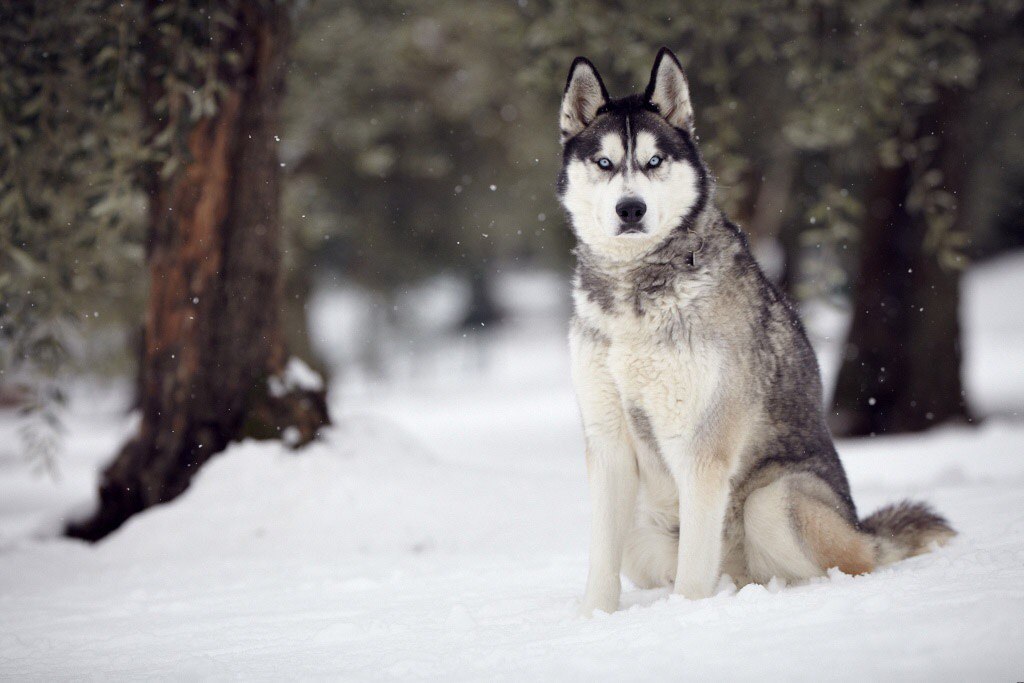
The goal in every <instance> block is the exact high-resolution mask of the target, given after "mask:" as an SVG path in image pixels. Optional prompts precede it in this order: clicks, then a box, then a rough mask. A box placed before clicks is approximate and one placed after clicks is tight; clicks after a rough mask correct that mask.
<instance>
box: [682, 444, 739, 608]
mask: <svg viewBox="0 0 1024 683" xmlns="http://www.w3.org/2000/svg"><path fill="white" fill-rule="evenodd" d="M675 476H676V482H677V484H678V486H679V563H678V564H677V565H676V581H675V588H674V590H675V592H676V593H679V594H680V595H683V596H685V597H687V598H690V599H691V600H696V599H699V598H706V597H709V596H711V594H712V592H713V591H714V590H715V586H716V585H717V583H718V577H719V572H720V570H721V565H722V532H723V527H724V525H725V513H726V508H727V506H728V503H729V478H728V472H727V468H726V467H725V466H724V463H721V462H718V461H715V460H713V459H708V460H704V459H701V458H700V457H690V458H687V459H686V461H684V462H682V463H680V466H679V467H677V468H676V472H675Z"/></svg>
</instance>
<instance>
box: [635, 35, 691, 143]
mask: <svg viewBox="0 0 1024 683" xmlns="http://www.w3.org/2000/svg"><path fill="white" fill-rule="evenodd" d="M644 98H645V99H646V100H647V101H648V102H649V103H650V104H653V105H654V106H655V107H657V108H658V113H660V114H661V115H662V116H663V117H664V118H665V120H666V121H668V122H669V123H671V124H672V125H673V126H675V127H676V128H682V129H684V130H686V131H688V132H690V133H693V105H692V104H690V86H689V85H687V83H686V75H685V74H683V67H682V65H681V64H680V63H679V60H678V59H676V56H675V55H674V54H672V50H669V49H668V48H667V47H663V48H661V50H659V51H658V56H657V57H656V58H655V59H654V68H653V69H651V82H650V83H648V84H647V90H646V91H645V92H644Z"/></svg>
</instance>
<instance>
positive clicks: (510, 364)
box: [0, 255, 1024, 681]
mask: <svg viewBox="0 0 1024 683" xmlns="http://www.w3.org/2000/svg"><path fill="white" fill-rule="evenodd" d="M1022 273H1024V258H1022V257H1021V256H1019V255H1018V256H1015V257H1012V258H1007V259H1003V260H1001V261H999V262H995V263H991V264H987V265H984V266H981V267H978V268H977V269H975V270H974V271H973V272H971V273H970V274H969V276H968V278H967V282H966V283H965V289H964V292H965V326H966V332H967V337H966V342H965V345H966V366H967V380H968V386H969V388H970V391H971V397H972V400H973V401H974V403H975V405H976V406H977V407H979V409H981V410H983V411H985V414H988V415H993V417H991V418H990V419H988V420H986V421H985V422H984V424H983V425H982V426H981V427H979V428H977V429H969V428H966V427H956V428H954V427H944V428H939V429H935V430H933V431H931V432H928V433H926V434H923V435H916V436H902V437H892V438H875V439H868V440H860V441H856V442H843V443H841V444H840V451H841V455H842V457H843V461H844V463H845V464H846V467H847V470H848V473H849V475H850V479H851V483H852V486H853V489H854V496H855V499H856V500H857V502H858V505H859V507H860V510H861V513H862V514H866V513H868V512H870V511H871V510H872V509H874V508H876V507H878V506H880V505H882V504H884V503H886V502H890V501H893V500H896V499H898V498H901V497H905V496H910V497H914V498H923V499H927V500H928V501H930V502H932V503H933V504H934V505H935V506H936V507H937V508H938V509H939V510H940V511H942V512H943V513H944V514H946V515H947V516H948V517H949V518H950V520H951V521H952V522H953V524H954V525H955V526H956V527H957V528H958V529H959V530H960V536H959V537H958V538H957V539H955V540H954V542H953V543H952V544H951V545H950V546H948V547H946V548H942V549H940V550H937V551H936V552H934V553H931V554H928V555H925V556H922V557H917V558H912V559H910V560H907V561H905V562H902V563H899V564H897V565H893V566H891V567H888V568H885V569H882V570H880V571H877V572H875V573H873V574H870V575H867V576H858V577H851V576H845V575H842V574H840V573H838V572H833V573H832V574H831V575H830V576H829V577H827V578H823V579H820V580H817V581H813V582H811V583H808V584H804V585H791V586H784V585H782V584H781V583H779V582H773V584H771V585H769V586H767V587H761V586H747V587H745V588H743V589H742V590H740V591H738V592H737V591H736V589H735V587H733V586H732V585H731V584H730V583H729V582H728V581H727V580H723V583H722V585H721V586H720V590H719V592H718V594H717V595H715V596H714V597H712V598H710V599H708V600H703V601H697V602H690V601H687V600H684V599H681V598H677V597H675V596H669V595H668V592H667V591H665V590H654V591H642V590H635V589H633V588H631V587H629V586H628V585H627V587H626V590H625V591H624V593H623V599H622V605H621V610H620V611H619V612H616V613H615V614H611V615H603V614H599V615H598V616H597V617H596V618H594V619H592V620H589V621H587V620H580V619H578V618H576V617H575V616H574V611H575V608H576V605H577V601H578V599H579V596H580V594H581V592H582V589H583V582H584V580H585V575H586V552H587V525H588V520H587V498H586V495H587V494H586V483H585V468H584V465H583V458H582V440H581V435H580V431H579V427H578V415H577V412H576V407H575V404H574V402H573V399H572V394H571V389H570V386H569V380H568V365H567V359H566V356H565V334H564V331H565V327H564V321H563V320H562V318H561V317H560V316H561V315H562V314H564V308H563V307H561V305H560V303H559V302H561V301H563V297H562V296H561V293H559V292H558V291H557V289H552V280H551V278H550V277H549V276H545V277H537V276H532V275H531V276H523V277H519V278H517V277H516V276H514V275H512V276H509V280H508V281H507V282H505V283H504V285H503V291H504V292H505V295H504V296H506V297H507V299H508V302H509V303H510V304H511V303H514V300H515V299H516V296H517V295H515V294H514V293H516V292H519V293H520V294H523V295H524V296H525V293H530V292H533V293H535V294H536V296H534V297H529V296H527V297H526V298H527V299H529V300H530V301H531V302H533V303H532V305H531V307H527V308H524V309H522V310H520V311H519V313H517V314H516V315H515V316H514V317H513V321H512V324H511V325H510V326H508V327H506V328H503V329H502V330H499V331H495V332H489V333H487V334H486V335H477V336H476V337H470V338H466V339H463V338H462V337H461V336H457V337H455V338H445V339H441V340H439V341H436V343H435V344H434V345H433V347H431V346H429V345H420V346H418V347H417V348H415V349H413V350H411V351H409V356H408V357H407V358H405V359H404V360H402V361H400V362H395V363H393V364H391V365H389V366H388V372H389V379H388V380H387V381H378V380H373V379H371V378H370V375H369V373H366V372H357V373H347V374H346V375H344V376H343V379H342V381H341V382H340V383H338V384H336V386H334V387H332V389H333V399H332V401H333V405H332V407H333V411H334V415H335V422H336V424H335V426H334V427H333V428H331V430H330V431H329V432H328V433H327V435H326V436H325V438H324V439H323V440H321V441H320V442H318V443H316V444H314V445H312V446H310V447H308V448H306V449H303V450H301V451H299V452H292V451H288V450H286V449H284V448H283V447H282V446H281V445H280V444H276V443H272V442H262V443H257V442H246V443H242V444H238V445H235V446H233V447H232V448H230V449H229V451H228V452H226V453H225V454H223V455H221V456H218V457H216V458H215V459H213V460H212V461H211V462H210V463H208V465H207V466H206V467H204V468H203V470H201V471H200V472H199V474H198V476H197V478H196V480H195V482H194V484H193V486H192V487H191V488H190V489H189V490H188V491H187V492H186V493H185V494H184V495H183V496H182V497H181V498H179V499H178V500H177V501H175V502H173V503H172V504H169V505H164V506H161V507H158V508H154V509H152V510H149V511H147V512H145V513H143V514H141V515H138V516H136V517H135V518H133V519H132V520H130V521H129V522H128V523H127V524H126V525H125V526H124V527H123V528H122V529H121V530H119V531H118V532H117V533H115V534H114V535H112V536H111V537H110V538H108V539H107V540H105V541H104V542H102V543H100V544H98V545H95V546H90V545H86V544H82V543H78V542H74V541H69V540H63V539H59V538H56V537H55V532H56V530H57V529H59V522H60V519H61V517H62V516H64V515H66V514H67V513H68V511H69V510H71V509H75V508H76V507H77V508H79V509H81V506H83V505H84V506H87V505H88V504H89V501H90V499H91V496H92V492H93V490H94V487H95V481H96V472H97V469H98V468H99V467H100V466H101V465H102V463H103V462H104V461H105V460H106V459H109V457H110V456H111V455H112V454H113V453H114V452H115V451H116V448H117V445H118V443H119V442H120V441H121V440H122V439H123V438H124V437H125V436H126V435H127V434H128V433H129V432H130V430H131V428H132V427H133V425H134V418H133V417H125V416H124V415H123V413H122V407H123V395H124V387H120V386H114V387H104V386H99V385H95V384H93V385H80V386H77V387H75V392H74V395H73V396H72V410H71V414H70V415H69V417H68V420H67V427H68V441H69V443H68V448H67V451H66V453H65V454H64V455H63V460H62V467H61V472H62V476H61V479H60V480H59V481H57V482H53V481H50V480H48V479H45V478H39V477H37V476H33V475H31V474H30V473H29V472H28V471H26V470H25V468H23V467H18V466H15V465H13V464H11V463H10V461H9V458H8V459H7V460H4V462H6V463H7V464H6V465H4V469H2V470H0V677H2V678H18V679H32V680H37V679H43V680H53V679H70V678H83V677H95V678H99V677H104V678H114V679H126V678H133V679H134V678H140V677H146V678H174V679H180V678H202V679H210V678H213V679H223V678H245V679H280V678H288V679H306V678H318V679H320V678H328V679H346V680H353V679H354V680H367V679H369V680H377V679H386V680H393V679H403V680H405V679H431V680H434V679H442V680H480V679H486V680H523V679H533V680H548V679H559V680H564V679H569V680H650V679H655V680H657V679H661V680H679V679H681V678H693V679H698V680H701V679H711V680H721V679H727V680H753V679H757V680H762V681H763V680H787V681H788V680H815V681H818V680H850V681H853V680H857V681H860V680H865V679H874V678H884V679H886V680H963V679H968V680H1020V679H1021V676H1022V672H1024V646H1022V643H1024V620H1022V619H1021V616H1020V615H1021V614H1022V613H1024V422H1022V421H1021V406H1022V405H1024V372H1022V371H1021V370H1022V369H1024V359H1022V357H1021V355H1020V354H1021V349H1024V301H1022V300H1021V297H1020V296H1019V294H1018V293H1019V292H1020V291H1021V287H1022V285H1024V282H1022V279H1021V274H1022ZM559 281H560V280H557V279H556V280H555V282H556V283H557V282H559ZM544 283H547V284H544ZM445 286H448V285H445ZM555 286H557V285H555ZM509 292H512V293H513V294H509ZM344 296H345V297H347V298H345V300H344V301H343V302H341V303H339V304H338V305H337V306H332V304H331V303H330V296H329V295H328V294H324V295H323V296H322V299H321V301H320V303H319V304H318V307H317V308H316V310H318V311H320V325H321V326H322V327H323V328H324V329H322V330H321V332H322V333H321V334H319V335H318V336H320V337H321V338H330V339H331V340H332V341H338V342H339V343H342V342H343V341H344V340H339V339H338V337H337V332H336V331H332V330H333V327H334V326H335V325H336V323H335V322H334V318H333V317H332V313H331V312H332V311H346V312H349V313H351V312H352V311H353V306H355V305H356V304H354V303H353V302H354V301H355V300H356V299H357V298H358V297H355V298H354V297H353V295H351V294H350V293H349V294H345V295H344ZM537 302H546V303H542V304H538V303H537ZM823 317H824V318H828V316H827V315H826V316H823ZM833 317H835V316H833ZM833 322H834V324H835V325H839V324H841V323H842V321H841V320H839V319H838V318H836V320H835V321H833ZM338 326H340V324H338ZM825 326H826V327H828V324H825ZM332 334H333V335H334V336H332ZM839 336H841V335H839ZM816 338H817V339H819V341H820V342H821V345H822V348H821V350H822V352H823V353H822V357H823V358H824V359H834V358H836V357H837V356H836V355H835V353H834V348H833V347H830V346H829V345H830V344H833V345H834V344H835V343H836V335H834V334H833V335H830V334H828V333H827V331H826V332H823V333H821V334H820V335H816ZM346 348H351V346H346ZM823 365H824V366H825V367H824V368H823V372H824V374H825V375H826V376H830V375H829V373H830V372H833V370H832V369H831V367H830V365H829V363H828V362H823ZM481 368H483V370H481ZM833 375H834V372H833ZM12 424H13V422H11V421H9V420H8V419H7V418H3V419H2V420H0V450H2V449H7V450H8V451H11V449H13V447H14V444H16V441H15V440H14V432H13V428H12Z"/></svg>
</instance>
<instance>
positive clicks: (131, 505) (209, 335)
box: [67, 3, 328, 540]
mask: <svg viewBox="0 0 1024 683" xmlns="http://www.w3.org/2000/svg"><path fill="white" fill-rule="evenodd" d="M256 6H257V3H253V4H252V6H249V7H246V8H245V9H242V10H241V11H240V12H239V16H238V17H237V18H238V21H239V24H238V37H237V45H238V50H239V51H240V53H241V54H242V55H243V59H244V60H245V62H244V63H245V65H246V66H245V68H244V69H243V70H242V71H241V74H240V75H239V77H238V78H236V79H234V80H233V81H232V82H230V83H228V90H227V92H226V93H225V94H224V96H223V98H222V100H221V103H220V106H219V108H218V111H217V112H216V114H214V115H212V116H208V117H206V118H203V119H200V120H199V121H198V122H197V123H196V124H195V125H194V126H193V127H192V128H191V131H190V133H189V134H188V138H187V145H188V152H189V158H188V160H187V162H186V163H185V165H184V167H183V168H182V169H181V170H180V171H179V172H178V173H177V174H176V175H175V177H174V178H173V179H171V180H163V179H161V178H160V177H159V175H158V174H157V172H156V171H155V170H154V171H153V172H152V173H151V175H150V176H149V177H148V179H147V180H148V183H149V187H150V190H151V192H150V207H149V245H148V248H149V251H148V269H149V298H148V301H147V307H146V321H145V332H144V353H143V357H142V367H141V368H140V373H141V381H142V386H143V390H142V396H141V410H142V424H141V426H140V428H139V433H138V434H137V435H136V436H135V438H133V439H132V440H130V441H129V442H128V443H127V444H126V445H125V446H124V447H123V449H122V450H121V452H120V454H119V455H118V456H117V458H116V460H115V461H114V462H113V463H112V464H111V465H110V466H109V467H107V469H106V470H105V471H104V472H103V476H102V480H101V483H100V491H99V493H100V496H99V497H100V504H99V509H98V510H97V512H96V513H95V515H94V516H93V517H91V518H90V519H87V520H85V521H83V522H80V523H75V524H72V525H70V526H69V527H68V530H67V533H68V534H69V535H70V536H74V537H78V538H84V539H87V540H97V539H100V538H102V537H103V536H105V535H107V534H109V533H110V532H111V531H113V530H115V529H117V528H118V527H119V526H120V525H121V524H122V523H124V521H125V520H126V519H128V517H130V516H131V515H133V514H135V513H136V512H139V511H140V510H143V509H145V508H147V507H150V506H152V505H156V504H159V503H163V502H166V501H169V500H171V499H173V498H174V497H176V496H177V495H179V494H180V493H181V492H182V491H184V490H185V489H186V488H187V487H188V484H189V481H190V480H191V478H192V475H193V474H194V473H195V472H196V471H197V470H198V469H199V467H200V466H201V465H202V464H203V463H205V462H206V461H207V460H208V459H209V458H210V457H211V456H212V455H214V454H216V453H217V452H219V451H221V450H223V449H224V448H225V446H227V444H228V443H230V442H231V441H233V440H236V439H239V438H242V437H245V436H252V437H256V438H275V437H280V436H282V435H283V436H285V437H287V439H286V440H287V441H288V442H289V444H290V445H301V444H303V443H306V442H308V441H309V440H311V439H312V438H314V436H315V435H316V433H317V431H318V429H319V428H320V427H321V426H323V425H325V424H327V422H328V416H327V409H326V402H325V397H324V392H323V390H322V388H319V387H309V386H298V385H296V384H295V383H293V382H290V381H289V378H288V377H286V376H285V366H286V360H287V355H286V352H285V349H284V344H283V336H282V331H281V326H280V321H279V314H280V311H281V308H282V301H281V299H282V292H281V280H282V277H281V253H280V251H281V246H280V241H281V225H280V217H279V206H278V202H279V196H280V192H279V187H280V169H279V164H278V160H277V154H276V149H275V141H274V136H275V134H276V133H278V132H279V128H278V126H279V123H278V109H279V103H280V97H281V92H282V85H283V78H284V59H285V53H286V46H287V39H288V21H287V19H288V17H287V13H286V10H285V9H284V8H282V6H281V4H279V3H270V4H268V6H269V7H270V9H257V8H256ZM152 72H153V71H152V70H147V73H152ZM161 94H162V93H161V92H160V89H159V87H157V86H152V85H151V87H150V88H148V95H149V97H148V98H147V99H148V100H149V101H147V102H146V103H145V105H146V106H147V107H150V113H151V116H152V109H151V108H152V106H153V103H154V102H155V100H156V98H157V97H159V96H160V95H161Z"/></svg>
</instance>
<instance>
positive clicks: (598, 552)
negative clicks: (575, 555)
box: [580, 430, 639, 616]
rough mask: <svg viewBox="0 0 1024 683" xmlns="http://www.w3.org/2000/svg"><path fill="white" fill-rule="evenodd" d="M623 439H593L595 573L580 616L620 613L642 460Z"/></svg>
mask: <svg viewBox="0 0 1024 683" xmlns="http://www.w3.org/2000/svg"><path fill="white" fill-rule="evenodd" d="M620 431H621V433H620V434H618V435H614V436H611V435H609V437H610V438H609V437H605V438H594V439H588V441H590V443H589V444H588V446H587V474H588V479H589V484H590V507H591V518H590V571H589V573H588V574H587V590H586V593H584V596H583V604H582V605H581V607H580V613H581V614H583V615H584V616H590V615H591V614H593V613H594V611H595V610H601V611H603V612H614V611H615V610H616V609H617V608H618V606H619V594H620V592H621V591H622V583H621V580H620V578H619V573H620V571H621V569H622V549H623V547H624V546H625V543H626V534H627V533H628V532H629V529H630V528H632V525H633V516H634V512H635V509H636V494H637V485H638V480H639V475H638V473H637V464H636V456H635V455H634V454H633V451H632V448H631V447H630V444H629V442H628V438H627V436H626V434H625V430H620Z"/></svg>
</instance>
